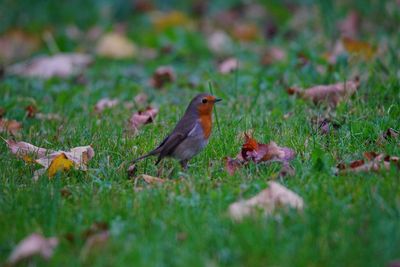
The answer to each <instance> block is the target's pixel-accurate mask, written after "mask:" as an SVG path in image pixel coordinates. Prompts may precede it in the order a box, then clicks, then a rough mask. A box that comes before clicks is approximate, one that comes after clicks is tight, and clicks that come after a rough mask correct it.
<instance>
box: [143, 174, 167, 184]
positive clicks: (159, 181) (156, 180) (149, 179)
mask: <svg viewBox="0 0 400 267" xmlns="http://www.w3.org/2000/svg"><path fill="white" fill-rule="evenodd" d="M135 180H137V181H138V180H143V181H145V182H146V183H147V184H150V185H154V184H163V183H165V182H166V181H167V180H166V179H163V178H158V177H154V176H150V175H147V174H142V175H140V176H138V177H137V178H136V179H135ZM135 184H136V181H135Z"/></svg>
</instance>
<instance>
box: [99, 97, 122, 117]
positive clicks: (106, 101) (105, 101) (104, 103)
mask: <svg viewBox="0 0 400 267" xmlns="http://www.w3.org/2000/svg"><path fill="white" fill-rule="evenodd" d="M118 103H119V101H118V99H110V98H108V97H106V98H102V99H100V100H99V101H98V102H97V103H96V105H95V106H94V110H95V112H96V113H98V114H100V113H102V112H103V111H104V110H105V109H108V108H112V107H114V106H116V105H118Z"/></svg>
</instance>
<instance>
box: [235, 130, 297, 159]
mask: <svg viewBox="0 0 400 267" xmlns="http://www.w3.org/2000/svg"><path fill="white" fill-rule="evenodd" d="M241 153H242V157H243V159H244V160H246V161H254V162H256V163H259V162H263V161H282V162H287V161H290V160H292V159H294V157H295V155H296V154H295V152H294V151H293V150H292V149H290V148H287V147H280V146H278V145H277V144H276V143H275V142H273V141H271V142H270V143H269V144H260V143H258V142H257V140H255V139H254V138H252V137H250V136H248V135H247V134H245V143H244V144H243V146H242V151H241Z"/></svg>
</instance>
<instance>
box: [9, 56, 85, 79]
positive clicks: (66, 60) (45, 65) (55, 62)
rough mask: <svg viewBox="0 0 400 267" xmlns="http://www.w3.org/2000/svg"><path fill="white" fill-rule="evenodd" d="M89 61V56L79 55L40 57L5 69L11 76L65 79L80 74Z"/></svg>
mask: <svg viewBox="0 0 400 267" xmlns="http://www.w3.org/2000/svg"><path fill="white" fill-rule="evenodd" d="M91 61H92V59H91V56H89V55H86V54H79V53H64V54H57V55H54V56H40V57H36V58H34V59H32V60H30V61H27V62H23V63H18V64H14V65H12V66H11V67H10V68H9V69H7V72H8V73H9V74H13V75H20V76H24V77H38V78H43V79H49V78H52V77H60V78H67V77H70V76H72V75H75V74H78V73H79V72H81V71H82V70H83V69H85V68H86V67H87V66H88V65H89V64H90V63H91Z"/></svg>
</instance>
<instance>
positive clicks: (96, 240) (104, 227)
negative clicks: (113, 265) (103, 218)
mask: <svg viewBox="0 0 400 267" xmlns="http://www.w3.org/2000/svg"><path fill="white" fill-rule="evenodd" d="M82 237H83V239H85V240H86V242H85V245H84V246H83V248H82V250H81V258H83V259H86V258H87V256H88V255H89V254H90V253H91V252H93V251H94V250H97V249H100V248H103V247H104V246H105V245H106V244H107V242H108V239H109V238H110V231H109V226H108V224H107V223H104V222H96V223H94V224H92V225H91V226H90V227H89V229H87V230H86V231H84V232H83V233H82Z"/></svg>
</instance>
